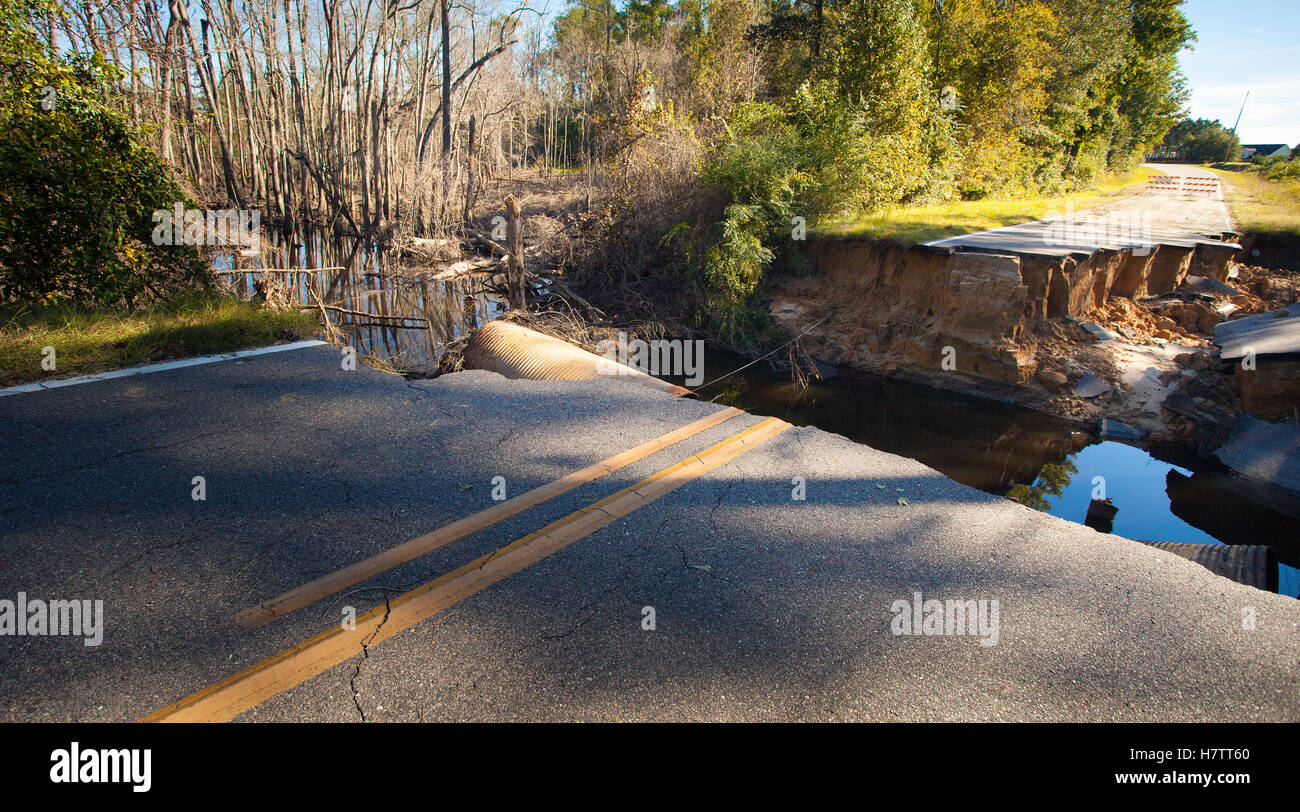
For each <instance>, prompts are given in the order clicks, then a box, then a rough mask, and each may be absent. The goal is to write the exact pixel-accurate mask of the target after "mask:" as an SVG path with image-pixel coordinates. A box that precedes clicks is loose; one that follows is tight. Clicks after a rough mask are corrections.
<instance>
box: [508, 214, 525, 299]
mask: <svg viewBox="0 0 1300 812" xmlns="http://www.w3.org/2000/svg"><path fill="white" fill-rule="evenodd" d="M506 252H507V253H506V287H507V289H508V294H509V299H510V309H511V310H523V309H524V274H525V270H524V229H523V223H522V222H521V221H520V215H519V202H518V201H517V200H515V196H514V195H507V196H506Z"/></svg>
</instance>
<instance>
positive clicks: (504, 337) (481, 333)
mask: <svg viewBox="0 0 1300 812" xmlns="http://www.w3.org/2000/svg"><path fill="white" fill-rule="evenodd" d="M462 357H463V359H464V363H465V368H466V369H485V370H488V371H489V372H496V373H499V374H501V375H504V376H506V377H507V378H524V379H527V380H533V381H587V380H593V379H595V378H605V377H619V378H622V379H624V380H629V381H633V382H635V383H639V384H643V385H645V386H649V387H652V388H654V389H659V390H662V391H664V392H668V393H669V394H671V395H673V396H675V397H682V396H683V395H693V394H694V393H693V392H691V390H689V389H687V388H686V387H684V386H677V385H676V384H671V383H668V382H667V381H662V380H660V379H658V378H655V377H653V376H651V375H647V374H645V373H644V372H642V371H641V370H639V369H633V368H632V367H629V366H627V365H625V364H620V363H618V362H617V361H614V360H612V359H609V358H605V357H603V356H600V355H597V354H596V353H594V352H590V351H588V350H584V349H583V348H582V347H578V346H575V345H573V344H570V343H569V342H567V341H561V340H560V339H558V338H552V337H551V336H548V335H546V334H544V333H539V332H537V331H536V330H530V329H528V328H527V327H521V326H520V325H518V324H514V323H511V322H508V321H500V320H498V321H491V322H488V323H487V324H485V325H483V326H482V327H480V328H479V329H478V331H477V332H475V333H474V335H473V336H471V337H470V340H469V343H468V344H467V345H466V346H465V352H464V354H463V356H462Z"/></svg>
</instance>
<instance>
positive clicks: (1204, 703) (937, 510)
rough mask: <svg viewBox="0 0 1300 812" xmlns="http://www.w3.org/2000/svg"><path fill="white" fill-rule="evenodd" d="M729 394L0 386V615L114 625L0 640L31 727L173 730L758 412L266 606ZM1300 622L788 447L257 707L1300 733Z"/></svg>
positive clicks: (319, 352)
mask: <svg viewBox="0 0 1300 812" xmlns="http://www.w3.org/2000/svg"><path fill="white" fill-rule="evenodd" d="M720 408H721V407H719V406H717V405H714V404H709V403H701V402H697V401H689V400H677V399H674V398H671V397H669V396H666V395H664V394H662V393H659V392H655V391H653V390H650V389H646V388H643V387H638V386H636V385H635V384H632V383H629V382H627V381H622V380H618V379H611V380H598V381H588V382H558V381H555V382H542V381H510V380H506V379H504V378H501V377H500V376H497V375H495V374H491V373H484V372H463V373H458V374H455V375H450V376H445V377H442V378H439V379H436V380H431V381H412V382H408V381H406V380H404V379H402V378H400V377H397V376H393V375H387V374H383V373H380V372H376V371H374V370H370V369H368V368H365V367H364V366H363V367H361V368H359V369H357V370H355V371H344V370H342V369H341V368H340V364H339V360H338V354H337V351H335V350H333V349H331V348H328V347H317V348H312V349H304V350H297V351H293V352H286V353H280V354H277V355H268V356H259V357H256V358H250V359H247V360H245V361H242V362H223V363H218V364H211V365H207V366H202V367H191V368H187V369H179V370H172V371H168V372H161V373H156V374H151V375H144V376H138V377H134V378H124V379H117V380H112V381H102V382H97V383H90V384H85V385H80V386H71V387H66V388H63V389H59V390H54V391H46V392H37V393H30V394H23V395H17V396H12V397H7V398H3V399H0V437H2V438H3V441H4V442H5V444H6V446H7V448H8V449H9V450H10V453H9V454H8V455H6V458H5V459H4V460H3V461H2V462H0V487H2V490H0V494H2V495H0V522H2V524H0V544H2V545H3V548H4V551H5V554H4V556H3V560H2V561H0V598H8V599H13V597H14V596H15V595H16V594H17V593H18V592H24V593H26V594H27V595H29V596H32V597H37V598H42V599H53V598H80V599H100V600H103V601H104V616H105V624H104V639H103V643H102V644H101V645H99V646H96V647H89V646H84V645H83V644H82V641H81V639H79V638H75V637H12V636H11V637H0V713H3V718H5V719H8V720H52V721H69V720H76V721H82V720H86V721H97V720H117V721H123V720H133V719H138V718H140V717H143V716H145V715H146V714H149V713H151V712H153V711H155V710H158V709H159V708H161V707H163V706H165V705H167V704H168V703H172V702H175V701H177V700H179V699H182V698H183V697H186V696H187V695H190V694H192V693H193V692H195V691H198V690H200V689H202V688H204V687H205V686H208V685H210V684H212V683H214V682H216V681H218V680H221V679H223V678H225V677H227V676H229V675H231V674H234V673H235V672H237V671H239V670H240V669H243V668H246V667H248V666H249V665H252V664H254V663H257V662H259V661H261V660H263V659H264V658H267V657H270V656H272V655H275V654H276V653H278V652H281V651H283V650H284V649H286V648H288V647H290V646H294V645H296V644H298V643H300V642H302V641H304V640H306V639H308V638H309V637H311V636H312V635H314V634H317V633H319V632H321V631H322V630H325V629H329V628H331V627H333V626H335V625H337V624H339V623H340V622H341V621H343V620H346V618H347V616H348V612H349V611H350V610H353V611H355V613H357V614H360V613H364V612H366V611H367V610H370V609H372V608H374V607H377V606H378V607H384V609H382V610H380V611H384V612H387V611H388V607H389V603H388V602H389V601H393V600H395V599H396V597H397V596H398V595H400V594H402V593H404V592H406V591H407V590H411V589H413V588H414V587H417V586H419V585H421V584H424V583H426V582H429V581H430V580H432V579H434V578H437V577H439V576H441V575H444V574H445V573H448V572H450V571H452V570H454V569H455V568H457V567H460V566H461V565H463V564H465V563H466V562H469V561H471V560H473V559H474V558H476V557H477V556H481V555H484V554H486V553H489V552H491V551H493V550H496V549H498V548H500V547H502V546H503V545H506V544H509V543H510V542H512V541H513V540H515V539H518V538H520V537H522V536H524V535H526V534H528V533H530V532H532V531H534V530H537V529H538V528H539V527H541V526H542V525H544V524H546V523H548V522H552V521H555V520H557V519H560V518H561V517H564V516H567V515H568V514H570V513H572V512H573V511H575V510H577V509H579V508H581V507H584V506H586V505H589V504H591V503H592V502H594V501H596V500H599V499H602V498H604V497H607V496H610V495H611V494H613V493H614V492H615V491H618V490H619V489H620V488H625V487H627V486H629V485H632V484H634V483H637V482H638V481H640V480H642V479H644V478H646V477H648V476H650V475H652V474H654V473H655V472H657V471H660V470H662V469H664V468H666V467H668V466H671V465H673V464H674V463H677V462H678V461H680V460H683V459H685V458H687V457H689V456H691V455H694V454H699V453H700V452H702V451H703V450H705V449H706V448H709V447H710V446H712V445H714V444H716V443H718V442H719V441H721V440H723V439H725V438H727V437H730V436H732V435H734V434H735V433H737V432H740V431H742V430H744V429H747V428H750V427H754V426H756V425H758V424H759V423H760V420H761V418H760V417H759V416H754V415H741V416H738V417H734V418H732V419H731V420H729V421H727V422H725V423H722V424H720V425H717V426H714V427H712V428H710V429H708V430H705V431H702V432H700V433H699V434H696V435H694V436H692V437H690V438H688V439H686V440H683V441H682V442H680V443H678V444H677V445H674V446H671V447H669V448H667V449H665V450H663V451H660V452H658V453H655V454H652V455H650V456H648V457H645V458H644V459H641V460H639V461H637V462H635V463H633V464H631V465H629V466H627V467H626V468H623V469H620V470H618V471H616V472H614V473H613V474H610V475H609V476H606V477H603V478H600V479H596V480H594V481H592V482H589V483H586V484H584V485H581V486H579V487H577V488H575V489H574V490H572V491H570V492H568V493H565V494H563V495H561V496H558V497H556V498H554V499H552V500H550V501H547V502H545V503H543V504H541V505H538V506H537V507H534V508H532V509H530V510H526V511H524V512H522V513H520V514H518V515H515V516H513V517H511V518H508V519H506V520H504V521H501V522H499V523H497V524H494V525H491V526H489V527H486V528H484V529H482V530H480V531H478V532H476V533H474V534H472V535H468V536H466V537H465V538H462V539H460V540H458V541H455V542H454V543H451V544H448V545H447V546H445V547H443V548H441V549H439V550H437V551H435V552H433V553H430V554H429V555H426V556H423V557H421V558H418V559H416V560H414V561H411V562H409V563H407V564H403V565H401V566H399V567H397V568H395V569H392V570H389V571H387V572H385V573H383V574H381V575H378V576H375V577H374V578H371V579H369V580H367V581H364V582H362V583H359V584H356V585H355V586H353V587H350V588H348V589H347V590H345V591H343V592H341V593H339V594H336V595H333V596H330V597H328V598H325V599H324V600H321V601H318V602H316V603H314V604H312V605H310V606H308V607H306V608H304V609H302V610H300V611H298V612H294V613H292V614H290V615H289V616H287V617H284V618H281V619H279V620H276V621H274V622H272V623H269V624H268V625H266V626H263V627H261V628H257V629H252V630H249V629H246V628H244V627H242V626H240V625H239V624H237V623H236V622H235V616H236V614H238V613H239V612H240V611H242V610H244V609H247V608H248V607H250V606H253V605H255V604H257V603H258V602H260V601H264V600H267V599H269V598H271V597H274V596H276V595H279V594H280V593H282V592H284V591H286V590H288V589H291V588H293V587H296V586H299V585H301V584H303V583H305V582H306V581H309V580H312V579H314V578H317V577H320V576H322V575H326V574H328V573H331V572H334V571H336V570H338V569H340V568H342V567H344V566H346V565H348V564H352V563H354V562H356V561H358V560H360V559H363V558H365V557H367V556H370V555H373V554H375V553H378V552H381V551H383V550H386V549H389V548H391V547H393V546H395V545H397V544H399V543H401V542H403V541H406V540H408V539H411V538H414V537H416V536H419V535H421V534H423V533H427V532H429V531H430V530H433V529H436V528H438V527H441V526H444V525H446V524H447V523H449V522H451V521H454V520H456V519H459V518H462V517H465V516H468V515H470V514H473V513H475V512H476V511H480V510H483V509H485V508H487V507H490V506H492V504H493V499H492V492H493V489H494V484H493V478H494V477H504V480H505V486H506V488H507V490H508V492H509V494H510V495H511V496H514V495H516V494H519V493H523V492H524V491H526V490H528V489H529V488H533V487H537V486H539V485H542V484H544V483H547V482H551V481H553V480H555V479H556V478H558V477H561V476H564V475H565V474H568V473H570V472H571V471H574V470H576V469H578V468H581V467H583V466H587V465H590V464H592V463H594V462H596V461H598V460H601V459H604V458H607V457H609V456H611V455H614V454H617V453H618V452H620V451H623V450H625V449H628V448H630V447H632V446H634V445H637V444H638V443H642V442H645V441H647V440H650V439H652V438H655V437H658V436H660V435H662V434H664V433H665V432H669V431H671V430H673V429H676V428H678V427H680V426H682V425H685V424H687V423H689V422H691V421H693V420H697V419H699V418H701V417H704V416H706V415H708V414H711V413H714V412H716V411H717V410H718V409H720ZM197 476H202V477H204V482H205V488H206V494H205V496H206V498H205V499H203V500H195V499H193V498H192V497H193V489H194V487H195V486H194V484H193V483H194V477H197ZM796 477H802V478H803V480H804V482H805V484H806V498H805V499H803V500H797V499H793V498H792V493H793V490H792V482H793V480H794V479H795V478H796ZM879 486H883V487H879ZM917 592H920V593H922V594H923V596H924V598H926V599H929V598H937V599H940V600H945V599H955V600H962V601H965V600H974V601H979V600H986V601H992V600H996V601H997V602H998V605H999V608H1000V613H999V624H1000V628H999V629H998V634H997V642H996V645H981V643H980V640H979V639H978V638H975V637H970V636H924V635H896V634H894V633H893V632H892V631H891V620H893V619H894V617H895V615H894V614H893V613H891V606H893V605H894V603H895V602H896V601H899V600H902V601H911V600H912V599H913V596H914V594H915V593H917ZM647 609H650V610H651V611H650V612H649V613H647V611H646V610H647ZM1247 609H1249V610H1251V612H1252V617H1253V618H1254V626H1255V627H1254V628H1253V629H1247V628H1244V626H1245V624H1244V623H1243V611H1244V610H1247ZM649 617H652V618H653V624H650V625H653V628H647V618H649ZM1298 631H1300V602H1297V601H1295V600H1294V599H1292V598H1287V597H1283V596H1278V595H1273V594H1268V593H1264V592H1259V591H1257V590H1254V589H1251V588H1249V587H1246V586H1242V585H1239V584H1236V583H1233V582H1231V581H1228V580H1226V579H1223V578H1219V577H1218V576H1215V575H1213V574H1211V573H1209V572H1208V571H1207V570H1204V569H1203V568H1201V567H1199V566H1197V565H1195V564H1193V563H1191V562H1188V561H1185V560H1183V559H1181V558H1178V557H1177V556H1174V555H1171V554H1168V553H1164V552H1162V551H1160V550H1156V549H1153V548H1150V547H1147V546H1145V545H1141V544H1136V543H1132V542H1129V541H1127V540H1125V539H1121V538H1116V537H1112V536H1105V535H1101V534H1097V533H1095V532H1094V531H1092V530H1090V529H1088V528H1086V527H1082V526H1078V525H1074V524H1071V523H1068V522H1065V521H1062V520H1058V519H1055V518H1053V517H1051V516H1047V515H1044V514H1040V513H1037V512H1035V511H1032V510H1030V509H1028V508H1024V507H1022V506H1020V505H1018V504H1015V503H1013V502H1010V501H1008V500H1005V499H1001V498H998V497H994V496H990V495H987V494H984V493H981V492H979V491H975V490H973V489H971V488H967V487H965V486H962V485H959V484H957V483H955V482H953V481H951V480H948V479H947V478H945V477H942V476H940V475H939V474H937V473H936V472H934V471H933V470H931V469H928V468H926V467H924V466H922V465H921V464H919V463H916V462H914V461H911V460H907V459H904V458H901V457H897V456H893V455H889V454H885V453H883V452H878V451H875V450H872V449H870V448H867V447H865V446H861V445H858V444H855V443H852V442H850V441H848V440H845V439H843V438H840V437H837V436H834V435H830V434H827V433H825V432H822V431H819V430H816V429H803V428H791V429H788V430H786V431H784V432H782V433H780V434H778V435H776V436H774V437H772V438H771V439H769V440H767V441H766V442H764V443H763V444H761V445H758V446H757V447H755V448H753V449H752V450H748V451H746V453H743V454H741V455H740V456H738V457H736V458H734V459H732V460H730V461H729V462H726V463H725V464H724V465H722V466H721V467H718V468H716V469H714V470H712V471H709V472H708V473H705V474H703V475H702V476H700V477H699V478H698V479H693V480H691V481H689V482H686V483H685V484H683V485H682V486H681V487H680V488H678V489H677V490H673V491H671V492H669V493H666V494H664V495H663V496H661V497H660V498H658V499H656V500H654V501H651V502H649V503H648V504H645V505H644V506H641V507H639V508H638V509H636V510H634V511H632V512H631V513H630V514H629V515H626V516H624V517H622V518H620V519H618V520H616V521H613V522H612V523H610V524H608V525H606V526H604V527H601V528H598V529H596V530H595V531H594V532H591V533H590V534H588V535H585V536H584V537H582V538H579V539H578V540H577V541H575V542H573V543H572V544H570V545H569V546H567V547H564V548H563V549H560V550H559V551H558V552H554V553H553V554H551V555H549V556H547V557H545V558H543V559H541V560H540V561H537V562H536V563H534V564H532V565H531V566H527V567H526V568H524V569H522V571H519V572H517V573H516V574H513V575H510V576H509V577H506V578H504V579H503V580H499V581H497V582H496V583H494V584H492V585H489V586H487V587H486V588H483V589H482V590H481V591H478V592H476V593H474V594H470V595H469V596H468V597H465V598H463V599H461V600H458V601H456V602H455V603H454V604H453V605H450V606H448V607H447V608H445V609H444V610H442V611H439V612H437V613H436V614H433V615H431V616H429V617H427V618H425V619H423V620H420V621H419V622H416V623H414V624H413V625H411V626H410V627H409V628H406V629H405V630H404V631H401V632H399V633H397V634H396V635H395V636H393V637H391V638H389V639H386V640H382V641H380V642H377V643H373V644H372V643H370V642H369V638H368V637H367V636H364V635H361V634H358V639H357V641H356V649H355V654H354V655H352V656H351V657H350V658H349V659H347V660H346V661H343V662H340V663H338V664H337V665H334V666H332V667H330V668H327V669H325V670H324V671H323V672H321V673H320V674H318V675H316V676H314V677H311V678H309V679H306V680H305V681H303V682H301V683H300V684H298V685H296V686H295V687H292V688H290V689H289V690H287V691H284V692H283V693H280V694H278V695H276V696H273V697H271V698H270V699H267V700H266V701H264V702H261V703H260V704H258V705H256V706H255V707H253V708H251V709H250V710H247V711H246V712H244V713H242V714H240V715H239V716H238V717H236V718H237V719H238V720H240V721H253V720H259V721H261V720H285V721H287V720H330V721H357V720H359V719H361V718H365V719H366V720H370V721H389V720H401V721H419V720H425V721H443V720H507V719H517V720H539V721H540V720H614V719H634V720H696V719H698V720H705V719H748V720H760V719H762V720H783V719H808V720H814V719H816V720H831V719H835V720H850V719H860V720H941V719H942V720H985V719H988V720H1012V719H1015V720H1021V719H1023V720H1116V721H1120V720H1122V721H1129V720H1133V721H1140V720H1168V721H1193V720H1196V721H1202V720H1267V721H1279V720H1292V721H1294V720H1297V719H1300V696H1297V692H1296V690H1295V685H1296V677H1297V675H1300V634H1297V632H1298ZM363 641H366V642H364V644H363Z"/></svg>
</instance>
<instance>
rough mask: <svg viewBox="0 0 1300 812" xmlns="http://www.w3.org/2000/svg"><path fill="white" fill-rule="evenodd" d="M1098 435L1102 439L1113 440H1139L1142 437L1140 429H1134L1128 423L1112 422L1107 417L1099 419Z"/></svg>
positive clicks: (1142, 433)
mask: <svg viewBox="0 0 1300 812" xmlns="http://www.w3.org/2000/svg"><path fill="white" fill-rule="evenodd" d="M1100 434H1101V436H1102V437H1105V438H1107V439H1113V440H1141V439H1142V437H1143V436H1144V432H1143V431H1142V430H1141V429H1138V428H1134V427H1133V426H1130V425H1129V424H1128V423H1124V422H1122V421H1119V420H1112V419H1111V418H1109V417H1103V418H1102V419H1101V428H1100Z"/></svg>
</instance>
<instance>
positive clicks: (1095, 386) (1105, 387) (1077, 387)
mask: <svg viewBox="0 0 1300 812" xmlns="http://www.w3.org/2000/svg"><path fill="white" fill-rule="evenodd" d="M1110 390H1111V386H1110V384H1108V383H1106V382H1105V381H1103V380H1102V379H1101V378H1098V377H1097V376H1096V375H1084V376H1083V377H1082V378H1080V379H1079V380H1078V381H1077V382H1076V383H1075V384H1074V394H1076V395H1078V396H1079V397H1081V398H1095V397H1097V396H1098V395H1100V394H1103V393H1105V392H1109V391H1110Z"/></svg>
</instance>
